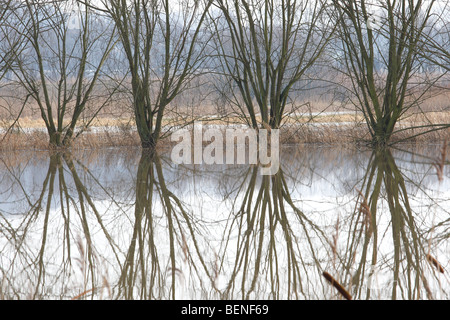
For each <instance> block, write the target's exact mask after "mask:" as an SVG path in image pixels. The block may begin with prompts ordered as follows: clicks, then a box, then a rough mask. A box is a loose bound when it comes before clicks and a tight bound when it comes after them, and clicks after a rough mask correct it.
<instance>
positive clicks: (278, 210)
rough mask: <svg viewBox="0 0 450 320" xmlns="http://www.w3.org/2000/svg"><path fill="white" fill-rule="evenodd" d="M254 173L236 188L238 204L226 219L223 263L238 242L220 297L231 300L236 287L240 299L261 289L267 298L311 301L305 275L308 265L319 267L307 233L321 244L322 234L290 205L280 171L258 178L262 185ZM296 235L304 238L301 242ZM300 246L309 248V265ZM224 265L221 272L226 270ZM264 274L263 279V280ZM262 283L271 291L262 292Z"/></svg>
mask: <svg viewBox="0 0 450 320" xmlns="http://www.w3.org/2000/svg"><path fill="white" fill-rule="evenodd" d="M257 172H258V167H252V168H250V169H249V172H248V174H247V175H245V179H244V181H243V182H242V185H241V187H242V188H241V189H240V193H241V194H242V200H241V202H240V203H241V205H240V208H239V209H238V211H237V212H236V213H235V215H234V216H233V217H232V219H230V220H232V222H230V223H229V224H230V227H229V230H228V233H227V234H226V235H225V238H224V242H225V245H224V248H223V257H222V259H223V260H224V261H225V259H226V258H227V256H228V255H229V254H230V253H229V252H230V250H232V249H233V247H232V244H233V241H234V240H233V239H234V237H236V240H235V241H236V242H235V252H234V253H233V260H234V263H233V265H232V266H231V268H232V271H231V275H230V279H229V282H228V285H227V287H226V288H225V290H224V292H223V296H224V297H225V298H233V297H234V290H235V288H239V289H240V291H238V294H239V295H240V297H241V298H242V299H249V298H251V297H252V296H253V295H257V296H259V295H258V294H261V293H260V292H259V291H262V292H264V290H265V289H268V290H269V292H270V297H271V298H282V297H288V298H298V297H299V296H300V295H301V296H304V297H305V296H307V297H309V296H308V294H307V293H306V292H305V284H304V283H303V281H304V279H303V273H305V274H308V271H310V268H311V266H313V267H314V266H316V268H319V259H320V258H319V257H318V256H317V255H316V253H315V251H316V250H315V249H314V247H315V245H316V244H315V243H314V239H313V236H311V234H310V233H311V230H312V232H313V233H316V234H318V235H320V236H319V237H320V238H321V239H324V234H323V232H322V231H321V230H320V228H319V227H318V226H317V225H316V224H315V223H314V222H312V221H311V220H310V219H309V218H307V217H306V216H305V215H304V213H303V212H302V211H301V210H299V209H298V208H297V206H296V205H295V204H294V201H293V199H292V198H291V195H290V191H289V188H288V184H287V182H286V180H285V178H284V172H283V171H282V170H279V171H278V173H277V174H276V175H274V176H263V177H261V181H258V174H257ZM247 180H248V181H247ZM245 185H247V186H246V187H245V188H244V186H245ZM238 196H239V195H238ZM233 226H235V227H234V228H235V229H236V230H234V229H233ZM300 230H301V231H303V234H304V236H305V239H299V237H298V235H299V234H301V232H299V231H300ZM235 233H237V234H235ZM282 239H283V240H282ZM303 244H305V245H306V247H307V248H308V247H309V251H310V253H311V255H312V262H310V261H307V259H306V257H305V256H304V254H305V252H306V251H305V248H304V247H303V246H302V245H303ZM224 261H223V262H222V263H221V265H222V268H224V267H225V266H226V265H225V264H224ZM311 263H312V264H311ZM264 275H265V277H266V279H261V278H262V277H264ZM264 284H267V285H268V286H269V288H264Z"/></svg>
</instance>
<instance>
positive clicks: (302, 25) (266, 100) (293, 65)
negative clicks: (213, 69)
mask: <svg viewBox="0 0 450 320" xmlns="http://www.w3.org/2000/svg"><path fill="white" fill-rule="evenodd" d="M214 4H215V7H216V8H217V9H218V10H217V11H218V12H217V13H216V14H212V15H211V18H212V21H213V25H214V28H215V31H216V34H217V37H216V38H215V44H216V48H217V49H216V51H217V55H218V56H219V57H220V59H221V69H222V72H223V73H224V74H225V75H226V76H227V77H229V79H230V80H231V83H232V85H234V87H235V88H236V90H230V92H232V93H233V95H234V96H233V97H230V98H231V99H233V102H234V104H236V105H237V106H238V107H239V109H241V111H242V112H244V113H246V114H248V118H249V121H248V123H249V125H251V126H252V127H254V128H257V127H258V126H259V125H260V123H259V122H260V121H262V124H263V125H269V126H270V127H271V128H278V127H279V126H280V124H281V123H282V120H283V117H284V116H285V108H286V105H287V103H288V102H289V93H290V91H291V89H292V87H293V86H294V85H295V84H296V83H297V82H299V81H300V80H301V79H302V78H303V77H304V76H305V74H306V73H307V72H308V71H309V70H310V69H311V67H312V66H313V65H314V63H315V62H316V61H317V59H318V58H319V57H320V56H321V54H322V53H323V52H324V50H325V47H326V45H327V43H328V41H329V40H330V38H331V36H332V34H333V29H334V26H333V23H332V21H331V20H330V19H327V18H326V15H325V11H326V8H327V6H326V3H325V2H324V1H291V0H283V1H280V0H268V1H257V0H245V1H241V0H239V1H237V0H236V1H231V0H230V1H228V0H217V1H215V2H214ZM235 92H236V93H235ZM258 114H260V120H259V119H258Z"/></svg>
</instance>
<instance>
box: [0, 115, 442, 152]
mask: <svg viewBox="0 0 450 320" xmlns="http://www.w3.org/2000/svg"><path fill="white" fill-rule="evenodd" d="M235 125H239V124H235ZM416 125H417V124H416ZM202 126H203V128H204V129H207V128H208V127H214V128H215V129H217V128H219V129H223V130H224V129H226V128H230V125H227V124H224V123H222V124H217V123H208V121H205V122H204V123H203V124H202ZM239 126H242V124H241V125H239ZM191 128H192V125H191ZM403 128H407V126H405V125H404V124H403V125H402V124H399V126H398V127H397V129H403ZM191 130H192V129H191ZM420 132H423V130H422V131H420V130H419V129H411V130H404V131H402V132H399V133H397V134H395V135H394V136H393V137H392V142H393V143H395V142H398V141H401V140H404V139H407V138H408V137H412V136H414V135H417V134H418V133H420ZM445 140H447V141H450V128H446V129H442V130H437V131H433V132H430V133H426V134H422V135H418V136H415V137H413V138H411V139H409V140H406V141H405V142H406V143H414V144H420V143H436V144H439V143H442V142H443V141H445ZM369 141H370V134H369V132H368V130H367V127H366V125H365V123H355V122H332V123H331V122H314V123H298V124H286V125H285V126H283V127H282V128H280V144H281V145H287V144H319V145H320V144H325V145H327V144H328V145H347V146H349V145H350V146H351V145H353V146H360V145H365V144H367V143H368V142H369ZM177 143H178V142H174V141H171V139H170V136H167V137H164V138H162V139H161V141H160V142H159V143H158V146H157V150H164V149H167V148H170V147H172V146H174V145H175V144H177ZM203 143H204V144H205V145H206V144H208V143H209V142H207V141H206V142H205V141H204V142H203ZM140 146H141V145H140V139H139V136H138V133H137V130H136V128H135V127H134V126H132V125H129V124H128V125H126V126H102V127H96V126H93V127H90V128H88V129H87V130H86V131H85V132H83V133H82V134H81V135H80V136H79V137H78V138H77V139H75V140H74V141H73V143H72V145H71V146H70V147H68V148H67V149H68V150H75V149H98V148H110V147H124V148H126V147H140ZM51 149H53V148H51V147H50V146H49V143H48V134H47V132H46V130H45V128H38V127H28V128H21V129H14V130H11V131H10V132H9V133H8V134H7V135H6V136H5V134H4V133H0V152H2V151H13V150H51ZM61 149H66V148H61Z"/></svg>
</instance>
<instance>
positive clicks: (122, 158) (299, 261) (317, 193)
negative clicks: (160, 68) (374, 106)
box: [0, 147, 450, 299]
mask: <svg viewBox="0 0 450 320" xmlns="http://www.w3.org/2000/svg"><path fill="white" fill-rule="evenodd" d="M417 151H418V150H412V149H408V150H373V151H372V150H365V151H361V150H354V149H342V148H306V147H301V148H299V147H290V148H287V149H285V150H284V152H282V159H281V168H280V170H279V171H278V173H277V174H276V175H274V176H262V175H260V174H259V169H258V167H257V166H246V165H235V166H233V165H231V166H230V165H229V166H226V165H221V166H206V165H205V166H199V165H196V166H177V165H174V164H173V163H172V162H171V161H170V159H168V158H167V157H165V155H158V154H146V153H143V154H141V153H140V151H138V150H135V151H129V152H121V151H118V150H108V151H107V152H104V153H101V152H99V153H97V154H96V155H94V154H92V153H84V154H77V155H74V154H69V153H54V154H51V155H49V156H47V155H46V154H36V153H29V154H21V155H16V156H13V155H8V156H6V155H3V157H2V159H1V160H2V161H1V165H0V173H1V185H0V233H1V239H0V248H1V259H0V270H1V282H0V283H1V295H2V296H1V297H0V298H3V299H179V298H182V299H344V297H343V296H342V295H341V294H340V293H339V292H338V290H336V288H335V287H333V285H332V284H331V283H330V282H329V281H327V279H326V278H324V277H323V273H324V272H326V273H327V274H329V275H331V276H332V277H333V278H334V279H335V281H336V283H339V284H340V285H341V286H342V287H343V288H344V289H345V290H346V291H347V292H348V293H349V295H351V296H352V298H353V299H447V298H448V294H449V283H448V278H447V273H446V270H447V268H448V259H447V258H446V257H448V253H449V246H448V228H449V225H450V219H449V218H448V217H449V213H450V212H449V211H450V199H449V189H450V188H449V177H448V170H447V171H446V168H445V166H443V167H442V166H441V167H442V168H443V171H442V175H441V178H439V177H438V175H437V174H436V171H435V169H436V165H435V158H433V157H432V156H430V155H433V154H439V148H434V149H433V148H431V149H427V150H419V151H420V152H417ZM420 154H422V155H424V154H425V155H427V156H426V157H425V156H420ZM447 158H448V157H447ZM438 178H439V179H438Z"/></svg>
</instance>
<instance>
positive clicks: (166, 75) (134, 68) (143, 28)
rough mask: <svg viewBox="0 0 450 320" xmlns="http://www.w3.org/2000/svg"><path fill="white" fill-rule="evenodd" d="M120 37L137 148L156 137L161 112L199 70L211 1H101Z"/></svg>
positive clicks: (151, 143)
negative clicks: (203, 28)
mask: <svg viewBox="0 0 450 320" xmlns="http://www.w3.org/2000/svg"><path fill="white" fill-rule="evenodd" d="M102 4H103V6H104V8H103V9H100V10H103V11H104V12H107V13H108V14H109V15H110V17H111V18H112V20H113V21H114V24H115V26H116V27H117V30H118V32H119V35H120V41H121V45H122V47H123V51H124V52H125V55H126V58H127V61H128V65H129V71H130V77H131V94H132V99H133V110H134V114H135V120H136V126H137V130H138V133H139V137H140V139H141V145H142V147H143V148H154V147H155V146H156V144H157V142H158V140H159V139H160V137H161V133H162V129H163V118H164V114H165V111H166V107H167V106H168V105H169V104H170V103H171V102H172V101H173V100H174V98H175V97H177V96H178V95H179V94H180V93H181V92H182V91H183V90H185V89H186V88H187V85H188V84H189V82H190V81H191V80H192V78H193V77H195V76H196V75H197V74H198V73H199V70H200V69H201V61H202V57H203V55H202V48H203V47H204V45H205V44H204V43H202V42H200V41H199V38H200V37H201V36H202V34H203V33H202V24H203V22H204V20H205V16H206V13H207V11H208V8H209V7H210V4H211V1H210V0H207V1H200V0H189V1H175V2H174V1H168V0H130V1H125V0H102Z"/></svg>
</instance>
